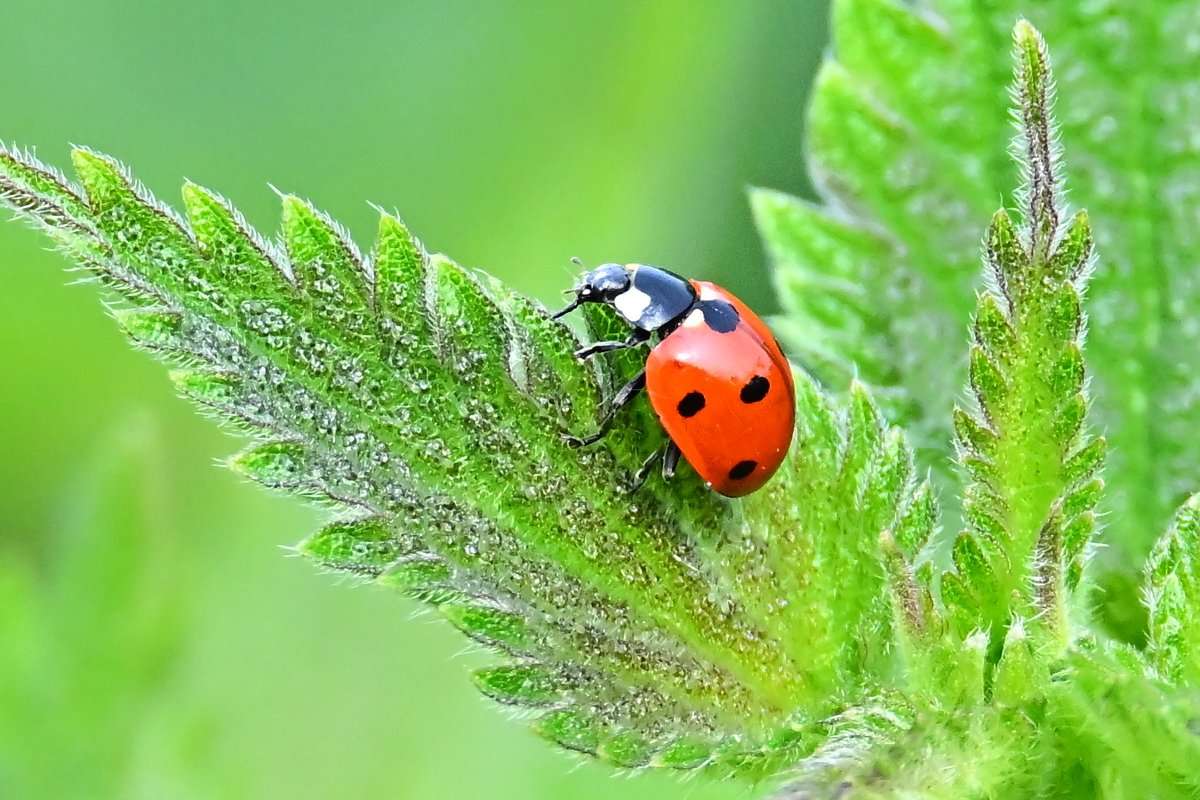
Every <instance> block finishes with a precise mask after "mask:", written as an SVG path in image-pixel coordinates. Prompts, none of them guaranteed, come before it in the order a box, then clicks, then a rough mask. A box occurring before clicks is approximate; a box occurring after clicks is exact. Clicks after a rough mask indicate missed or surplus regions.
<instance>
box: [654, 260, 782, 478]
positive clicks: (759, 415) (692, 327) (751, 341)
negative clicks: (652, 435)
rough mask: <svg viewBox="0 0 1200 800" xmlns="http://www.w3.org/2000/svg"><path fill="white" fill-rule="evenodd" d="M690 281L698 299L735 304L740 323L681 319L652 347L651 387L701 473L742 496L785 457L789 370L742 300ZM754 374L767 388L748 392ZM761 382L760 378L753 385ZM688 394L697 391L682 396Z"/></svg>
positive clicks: (666, 422) (671, 431)
mask: <svg viewBox="0 0 1200 800" xmlns="http://www.w3.org/2000/svg"><path fill="white" fill-rule="evenodd" d="M692 285H693V286H695V288H696V291H697V292H698V293H700V297H701V299H704V300H707V299H716V300H724V301H726V302H728V303H730V304H731V305H732V306H733V307H734V308H735V309H736V310H737V312H738V316H739V320H738V323H737V326H736V327H735V328H734V329H733V330H732V331H729V332H727V333H719V332H717V331H715V330H713V329H712V328H711V327H709V326H708V325H707V324H706V323H704V322H703V320H702V319H701V318H699V317H697V318H696V319H694V320H692V321H691V323H690V324H689V323H688V322H685V323H684V324H683V325H680V327H678V328H676V329H675V330H674V331H672V332H671V333H670V334H669V335H667V337H666V338H664V339H663V340H662V341H661V342H659V344H658V345H657V346H655V347H654V349H652V350H651V351H650V356H649V358H648V359H647V360H646V391H647V393H648V394H649V396H650V404H651V405H652V406H653V407H654V412H655V414H657V415H658V418H659V420H661V421H662V424H663V427H664V428H666V431H667V434H668V435H669V436H670V437H671V439H672V440H673V441H674V442H675V444H677V445H678V446H679V449H680V451H681V452H682V453H683V457H684V458H686V459H687V461H688V463H689V464H691V465H692V467H693V468H694V469H695V470H696V472H697V473H699V474H700V477H702V478H703V479H704V480H705V481H706V482H708V483H709V484H711V485H712V488H713V489H715V490H716V491H718V492H720V493H721V494H723V495H726V496H728V497H741V496H743V495H746V494H749V493H750V492H753V491H754V490H755V489H758V488H759V487H761V486H762V485H763V484H764V483H766V482H767V480H768V479H769V478H770V477H771V475H773V474H774V473H775V470H776V469H778V468H779V465H780V464H781V463H782V462H783V458H784V456H785V455H787V451H788V446H789V445H790V444H791V441H792V429H793V427H794V426H795V421H796V388H795V384H794V383H793V380H792V370H791V367H790V366H789V364H788V362H787V359H786V358H785V357H784V355H783V352H782V351H781V350H780V349H779V344H778V343H777V342H776V341H775V337H774V336H773V335H772V334H771V331H770V329H769V328H767V326H766V324H765V323H764V322H763V321H762V320H761V319H759V317H758V316H757V315H756V314H755V313H754V312H753V311H751V310H750V309H749V308H747V307H746V305H745V304H744V303H742V302H741V301H740V300H738V299H737V298H736V297H734V296H733V295H731V294H730V293H729V292H727V291H725V290H724V289H722V288H721V287H719V286H716V285H715V284H712V283H706V282H704V281H692ZM756 378H761V379H765V380H766V381H767V384H768V388H767V389H766V391H765V394H763V396H762V397H757V395H758V393H759V392H758V391H747V392H746V393H745V395H744V394H743V389H745V387H746V386H747V384H749V383H750V382H751V381H754V380H755V379H756ZM762 385H763V384H762V383H761V381H755V386H754V388H755V389H760V388H761V387H762ZM688 395H693V396H692V398H690V399H689V400H688V401H687V402H685V398H688ZM696 395H699V396H700V397H702V398H703V406H702V408H701V409H700V410H698V411H692V408H694V406H695V405H696V404H698V403H700V400H698V399H696ZM744 396H746V397H756V398H757V399H754V400H751V401H749V402H748V401H746V400H744V399H743V397H744ZM681 403H682V404H683V405H682V406H681ZM681 409H682V410H681ZM685 412H691V413H690V415H687V414H685ZM750 463H752V464H753V467H752V468H750V467H747V464H750Z"/></svg>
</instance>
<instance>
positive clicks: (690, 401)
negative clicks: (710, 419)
mask: <svg viewBox="0 0 1200 800" xmlns="http://www.w3.org/2000/svg"><path fill="white" fill-rule="evenodd" d="M705 402H706V401H705V399H704V395H702V394H700V393H699V392H688V393H687V394H685V395H684V396H683V399H682V400H680V401H679V405H677V406H676V408H677V409H678V410H679V416H681V417H694V416H696V415H697V414H699V413H700V412H701V411H702V410H703V409H704V403H705Z"/></svg>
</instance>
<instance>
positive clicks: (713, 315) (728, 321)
mask: <svg viewBox="0 0 1200 800" xmlns="http://www.w3.org/2000/svg"><path fill="white" fill-rule="evenodd" d="M699 308H700V313H701V314H703V315H704V322H705V323H706V324H707V325H708V327H710V328H712V329H713V330H714V331H716V332H717V333H731V332H733V331H734V330H736V329H737V326H738V322H739V321H741V317H739V316H738V312H737V309H736V308H734V307H733V304H732V303H727V302H725V301H724V300H705V301H703V302H701V303H700V306H699Z"/></svg>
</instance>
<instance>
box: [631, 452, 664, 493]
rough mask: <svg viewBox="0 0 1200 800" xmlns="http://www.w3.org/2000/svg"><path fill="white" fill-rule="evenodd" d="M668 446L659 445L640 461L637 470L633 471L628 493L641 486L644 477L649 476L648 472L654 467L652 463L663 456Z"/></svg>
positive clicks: (655, 462) (644, 480) (644, 479)
mask: <svg viewBox="0 0 1200 800" xmlns="http://www.w3.org/2000/svg"><path fill="white" fill-rule="evenodd" d="M669 449H670V447H669V446H668V447H661V448H659V449H658V450H655V451H654V452H653V453H651V454H650V457H649V458H647V459H646V460H645V461H643V462H642V465H641V466H640V467H638V470H637V472H635V473H633V485H632V486H631V487H630V488H629V493H630V494H633V493H634V492H636V491H637V490H638V489H641V488H642V484H644V483H645V482H646V478H648V477H650V472H651V471H652V470H653V469H654V465H655V464H657V463H658V461H659V460H660V459H661V458H662V457H663V455H664V454H665V453H666V452H667V450H669Z"/></svg>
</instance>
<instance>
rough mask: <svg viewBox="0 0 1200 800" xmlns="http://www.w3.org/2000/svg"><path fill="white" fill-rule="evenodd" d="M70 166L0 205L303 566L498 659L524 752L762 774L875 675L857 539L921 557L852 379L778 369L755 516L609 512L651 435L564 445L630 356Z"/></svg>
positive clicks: (889, 660)
mask: <svg viewBox="0 0 1200 800" xmlns="http://www.w3.org/2000/svg"><path fill="white" fill-rule="evenodd" d="M74 160H75V164H76V170H77V172H78V174H79V178H80V181H81V182H82V185H83V189H82V191H81V190H78V189H75V188H74V187H71V186H70V185H68V184H67V183H66V182H65V180H64V179H62V178H61V177H58V176H55V174H54V173H53V172H52V171H49V170H46V169H45V168H43V167H41V165H39V164H37V163H36V162H33V161H31V160H30V159H29V158H28V157H27V156H24V155H22V154H19V153H7V152H6V153H5V155H4V158H3V160H0V167H2V169H0V186H3V187H4V188H3V192H4V194H3V197H5V198H6V199H7V200H8V202H9V203H10V205H12V206H13V207H14V208H15V209H16V210H17V211H18V212H19V213H21V214H23V215H25V216H32V217H34V218H35V219H36V220H37V221H38V222H39V223H41V224H43V225H45V226H49V229H50V230H51V232H52V234H53V235H55V236H56V237H57V238H59V239H60V241H64V242H67V241H68V240H69V243H70V252H71V253H72V254H76V253H78V252H81V251H85V250H86V251H87V252H93V253H98V254H104V258H103V259H102V260H96V261H86V262H85V265H86V266H88V267H89V268H91V269H93V270H95V271H97V272H98V273H99V274H101V275H104V276H107V277H108V278H109V279H110V280H109V281H108V283H109V285H110V286H112V287H113V288H114V289H115V290H116V292H117V296H116V298H115V301H116V302H115V307H116V315H117V318H118V320H119V322H120V323H121V325H122V327H123V328H124V329H125V330H126V331H127V332H128V333H129V335H130V336H131V338H132V339H133V340H134V341H135V342H137V343H139V344H141V345H143V346H144V347H146V348H147V349H149V350H151V351H152V352H153V353H154V354H155V355H157V356H159V357H162V358H164V359H166V360H168V361H171V362H173V363H175V364H179V365H182V369H179V370H177V371H176V372H175V373H174V374H173V377H174V379H175V382H176V384H177V386H178V387H179V389H180V392H181V393H182V394H184V395H186V396H188V397H190V398H192V399H193V400H195V401H196V402H198V403H199V404H200V405H201V406H203V407H204V408H205V409H206V410H208V411H210V412H212V413H214V414H215V415H217V416H218V417H221V418H224V419H229V420H232V421H234V422H236V423H237V424H238V426H239V427H240V428H241V429H242V430H243V431H245V432H246V433H247V434H249V435H250V436H251V438H252V439H253V443H252V444H251V446H250V447H248V448H247V449H246V450H244V451H243V452H242V453H241V454H239V455H237V456H235V457H234V458H233V459H231V461H230V466H231V467H232V468H233V469H235V470H236V471H237V472H239V473H240V474H242V475H244V476H246V477H248V478H250V479H251V480H254V481H256V482H258V483H260V484H262V485H264V486H266V487H268V488H271V489H277V490H283V491H287V492H291V493H295V494H300V495H303V496H305V497H308V498H313V499H316V500H318V501H320V502H321V503H322V504H323V505H325V506H326V507H327V508H329V509H330V513H331V517H332V519H331V520H330V522H329V524H327V525H326V526H325V527H324V528H323V529H322V530H321V531H319V532H317V533H315V534H313V535H312V536H311V537H310V538H308V539H307V540H306V541H305V542H303V543H302V544H301V545H300V548H299V551H300V552H301V553H302V554H304V555H306V556H308V557H309V558H311V559H313V560H315V561H316V562H317V563H319V564H321V565H322V566H324V567H327V568H330V569H336V570H339V571H344V572H349V573H352V574H355V575H358V576H360V577H361V578H362V579H364V580H369V581H374V582H377V583H379V584H380V585H383V586H387V587H389V588H392V589H395V590H396V591H399V592H401V593H403V594H407V595H410V596H412V597H416V598H418V599H420V600H423V601H425V602H429V603H432V604H435V605H437V606H438V607H439V610H440V611H441V613H442V614H443V616H445V617H446V618H447V619H448V620H449V621H450V622H451V623H452V624H454V625H455V626H456V627H458V628H459V629H461V630H462V631H463V632H464V633H465V634H466V635H467V636H469V637H470V638H472V639H473V640H475V641H477V642H480V643H482V644H484V645H485V646H487V647H489V648H491V649H493V650H495V651H496V652H498V653H499V654H501V655H502V657H504V658H508V659H510V661H508V662H506V663H502V664H500V665H498V666H495V667H492V668H489V669H486V670H483V671H481V672H478V673H476V676H475V681H476V683H477V685H478V686H479V687H480V688H481V689H482V690H483V691H484V692H485V693H486V694H488V695H490V696H492V697H494V698H496V699H498V700H501V701H502V702H504V703H508V704H516V705H521V706H525V707H528V708H529V709H530V710H531V711H532V713H533V714H534V715H535V717H536V719H535V723H534V727H535V729H536V730H537V731H538V732H539V733H541V734H542V735H543V736H545V737H547V738H549V739H551V740H553V741H556V742H558V743H560V744H561V745H563V746H564V747H568V748H570V749H574V750H581V751H584V752H588V753H592V754H595V755H598V756H600V757H602V758H607V759H609V760H611V761H612V762H613V763H615V764H619V765H622V766H636V765H657V766H666V767H674V768H681V769H693V768H697V767H700V766H705V767H708V768H711V769H713V770H715V771H718V772H720V773H721V774H746V775H755V774H762V773H763V772H765V771H769V770H770V769H773V768H774V766H776V765H778V764H780V763H786V762H788V761H791V760H794V759H795V758H796V757H797V756H798V755H801V754H803V752H805V751H806V750H808V749H811V748H812V747H815V746H816V743H817V742H818V741H819V738H820V730H821V728H820V726H819V721H820V720H822V719H824V718H825V717H827V716H828V715H829V714H831V713H837V712H839V711H841V710H842V709H843V708H845V707H846V706H847V705H850V704H853V703H854V702H855V701H856V700H857V699H858V698H860V697H863V696H865V694H866V693H871V692H874V691H875V688H874V687H875V686H876V685H877V684H878V683H879V682H880V681H882V680H884V679H885V676H887V675H890V674H892V673H894V672H895V670H896V668H897V665H896V662H895V655H894V651H893V647H892V641H893V630H894V625H895V621H896V619H897V617H896V614H895V613H894V612H893V608H892V605H891V599H890V598H891V595H890V593H889V589H888V587H887V586H886V585H885V580H884V569H883V562H884V561H885V560H886V558H887V557H886V556H885V555H884V554H883V553H881V552H880V548H879V544H878V543H879V541H880V537H881V536H882V535H884V534H885V532H888V531H896V532H897V534H898V535H899V537H900V540H901V541H902V542H903V543H904V546H905V547H909V546H911V545H913V543H916V542H925V541H928V539H929V536H930V533H931V531H932V526H933V522H934V518H935V512H934V509H933V499H932V493H931V491H930V489H929V487H928V486H927V485H923V484H921V483H920V482H919V481H918V478H917V476H916V471H915V469H914V467H913V458H912V453H911V452H910V450H909V447H908V445H907V443H906V440H905V437H904V436H903V435H902V433H901V432H900V431H899V430H898V429H893V428H890V427H889V426H887V425H886V424H885V422H884V420H883V417H882V416H881V414H880V411H879V409H878V407H877V406H876V403H875V401H874V400H873V399H872V397H871V395H870V393H869V392H868V391H867V390H866V388H865V387H864V386H863V385H861V384H855V385H853V386H852V387H851V390H850V392H849V397H848V400H847V401H846V402H844V403H843V402H840V401H838V402H831V401H830V399H829V398H828V397H827V396H826V394H825V393H824V392H823V391H822V390H821V389H819V388H818V387H817V385H816V384H815V383H814V382H813V381H812V380H811V378H809V377H808V375H807V374H805V373H802V372H800V373H797V375H796V383H797V395H798V411H799V416H800V420H801V422H800V425H799V431H798V436H797V441H796V445H795V447H794V448H793V455H792V457H791V458H789V459H788V460H787V461H786V462H785V464H784V465H783V467H782V468H781V470H780V472H779V475H778V476H777V477H776V478H775V479H774V480H773V481H772V482H771V483H770V485H769V487H768V488H767V489H765V490H763V491H760V492H758V493H757V494H755V495H754V496H752V497H750V498H747V499H745V500H743V501H741V502H731V501H727V500H725V499H723V498H720V497H719V496H717V495H715V494H714V493H712V492H711V491H710V490H708V489H706V488H705V487H704V485H703V483H702V481H701V480H700V479H699V477H698V476H696V475H695V474H694V472H693V471H691V470H690V469H689V468H686V467H683V468H681V470H680V475H679V476H678V477H677V478H676V479H675V481H674V482H673V483H672V484H670V485H666V484H665V483H664V482H662V481H661V480H659V479H658V478H657V477H652V478H651V479H650V482H649V484H648V485H647V486H645V487H643V488H642V489H641V490H639V491H638V492H637V493H636V494H631V493H630V483H631V472H632V470H634V469H635V468H636V467H637V466H638V465H639V464H640V463H641V462H642V461H643V460H644V459H645V457H646V456H647V455H648V453H649V452H650V449H651V448H652V447H654V446H656V444H657V443H658V442H661V441H663V434H662V432H661V427H660V426H659V424H658V422H657V420H655V419H654V417H653V414H652V413H651V411H650V410H649V408H648V405H647V404H645V403H643V404H641V405H640V406H637V407H635V408H632V409H629V412H628V413H627V414H626V413H623V415H622V418H621V420H620V424H619V425H618V426H617V430H615V431H614V433H613V435H612V436H609V437H607V438H606V439H605V441H604V443H603V444H602V445H599V446H596V447H594V448H588V449H584V450H573V449H571V448H569V447H568V446H567V445H566V444H565V443H564V442H563V440H562V437H563V435H564V434H574V435H581V434H585V433H587V432H589V431H591V430H592V429H594V428H595V426H596V425H597V423H598V419H599V414H598V407H599V405H600V400H601V398H602V397H606V396H609V395H610V394H611V393H612V392H613V391H614V389H615V387H617V386H620V385H621V382H622V381H624V380H625V379H627V377H628V375H629V374H630V372H631V371H632V370H634V369H637V368H639V366H640V362H639V361H638V359H639V356H638V355H636V354H634V355H632V356H630V355H622V354H617V357H616V358H613V359H610V360H607V361H601V360H599V359H597V360H596V363H592V364H585V363H583V362H581V361H580V360H578V359H576V358H575V357H574V356H573V351H574V350H575V349H577V348H578V347H579V345H580V343H579V341H578V339H577V338H576V337H575V336H574V335H573V334H572V333H571V331H570V329H568V328H567V327H565V326H564V325H562V324H561V323H558V322H555V321H553V320H551V319H550V317H549V316H548V314H547V312H546V311H545V310H544V309H543V308H541V307H540V306H539V305H538V304H536V303H534V302H532V301H530V300H528V299H526V298H523V297H520V296H519V295H516V294H514V293H513V292H512V291H511V290H509V289H508V288H506V287H505V286H504V285H502V284H501V283H499V282H498V281H496V280H495V279H493V278H491V277H489V276H487V275H484V274H482V273H476V272H472V271H469V270H466V269H463V268H462V267H460V266H458V265H457V264H455V263H454V262H453V261H451V260H450V259H448V258H446V257H444V256H440V255H435V254H429V253H427V252H425V250H424V249H423V248H422V247H421V245H420V243H419V242H418V241H417V240H416V239H415V238H414V237H413V236H412V235H411V234H410V233H409V232H408V230H407V229H406V228H405V227H404V226H403V225H402V224H401V223H400V221H399V220H397V219H396V218H394V217H392V216H389V215H383V216H382V217H381V219H380V225H379V233H378V238H377V240H376V242H375V245H374V247H373V248H372V249H371V250H370V253H369V255H367V256H363V255H361V254H360V252H359V250H358V249H357V248H356V247H355V245H354V244H353V243H351V242H350V240H349V238H348V237H347V235H346V234H345V232H344V231H343V229H342V228H341V227H340V226H338V225H337V224H336V223H335V222H333V221H332V220H331V219H329V218H328V217H327V216H325V215H324V214H322V213H321V212H320V211H318V210H316V209H315V208H314V207H312V206H311V205H309V204H308V203H306V202H304V201H302V200H300V199H298V198H296V197H293V196H290V195H285V196H284V197H283V198H282V204H283V226H282V232H281V240H280V242H279V243H278V244H275V243H272V242H270V241H269V240H267V239H266V238H264V237H262V236H260V235H258V234H256V233H255V232H253V231H252V230H251V229H250V228H249V226H248V225H247V224H246V222H245V220H244V219H243V218H242V217H241V216H240V215H239V214H238V213H237V212H236V211H235V210H234V209H233V208H232V206H231V205H230V204H229V203H228V202H226V201H225V200H223V199H222V198H220V197H219V196H217V195H216V194H214V193H212V192H210V191H208V190H206V189H203V188H201V187H199V186H196V185H194V184H187V185H185V187H184V192H183V193H184V203H185V206H186V208H187V218H188V222H186V223H185V222H184V221H182V220H181V219H180V218H178V217H176V216H175V215H174V213H173V212H171V211H170V210H169V209H167V208H166V207H164V206H163V205H161V204H160V203H159V202H158V201H157V200H155V199H154V198H152V197H151V196H150V195H149V194H148V193H147V192H146V191H145V190H144V189H143V188H141V187H140V186H139V185H138V184H137V183H136V182H134V181H133V180H132V179H131V178H130V177H129V176H128V175H127V173H126V172H125V171H124V169H123V168H122V167H120V166H119V165H118V164H117V163H116V162H114V161H112V160H111V159H109V158H108V157H106V156H101V155H99V154H96V153H93V152H90V151H86V150H79V151H76V152H75V154H74ZM43 174H45V175H51V176H54V177H53V180H51V185H42V184H40V183H36V182H34V181H32V179H30V178H28V177H27V176H30V175H33V176H38V175H43ZM43 183H44V181H43ZM72 197H74V198H77V201H76V202H68V201H69V200H70V198H72ZM65 206H69V208H70V214H71V219H73V220H76V221H77V222H78V223H79V224H78V225H75V224H74V223H72V224H70V225H68V224H67V223H66V222H64V221H63V220H64V217H63V215H62V214H61V213H59V212H58V211H57V210H56V209H58V208H59V207H65ZM63 226H66V227H65V228H64V227H63ZM81 230H82V231H84V234H80V233H79V231H81ZM81 236H82V237H83V238H82V239H81V238H80V237H81ZM586 321H587V324H588V325H589V327H590V329H591V330H592V332H593V334H594V335H598V334H604V333H605V331H604V329H605V328H606V327H610V326H612V325H613V324H614V320H613V318H612V316H611V314H608V313H607V312H605V311H603V310H596V309H589V311H588V313H587V316H586ZM642 358H644V356H642ZM893 557H894V554H893ZM834 594H837V595H838V597H839V602H838V603H836V604H830V603H828V602H827V599H828V598H829V597H831V596H833V595H834ZM917 597H918V602H919V603H921V604H922V605H921V608H922V609H923V612H922V613H924V612H925V611H927V610H928V608H929V601H928V600H929V599H928V597H927V595H925V594H922V593H921V591H920V590H917ZM814 726H816V727H814ZM801 731H807V733H805V734H804V735H801V733H800V732H801Z"/></svg>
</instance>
